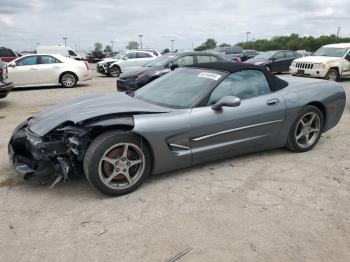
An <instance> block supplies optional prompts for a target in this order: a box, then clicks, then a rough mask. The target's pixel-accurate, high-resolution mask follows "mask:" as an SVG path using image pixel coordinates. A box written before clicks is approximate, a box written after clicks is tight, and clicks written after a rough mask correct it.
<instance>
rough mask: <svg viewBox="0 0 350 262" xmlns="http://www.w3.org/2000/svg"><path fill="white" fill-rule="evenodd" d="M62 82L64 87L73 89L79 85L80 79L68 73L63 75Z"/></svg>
mask: <svg viewBox="0 0 350 262" xmlns="http://www.w3.org/2000/svg"><path fill="white" fill-rule="evenodd" d="M60 82H61V84H62V86H63V87H68V88H71V87H75V86H76V85H77V82H78V79H77V77H76V75H75V74H73V73H71V72H67V73H63V74H62V75H61V78H60Z"/></svg>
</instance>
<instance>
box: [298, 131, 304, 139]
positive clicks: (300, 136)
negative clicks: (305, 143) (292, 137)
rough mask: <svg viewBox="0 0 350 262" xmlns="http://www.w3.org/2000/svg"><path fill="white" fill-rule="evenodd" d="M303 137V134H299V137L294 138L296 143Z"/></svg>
mask: <svg viewBox="0 0 350 262" xmlns="http://www.w3.org/2000/svg"><path fill="white" fill-rule="evenodd" d="M303 136H304V134H303V132H300V134H299V135H297V136H296V140H297V141H298V140H299V139H300V138H302V137H303Z"/></svg>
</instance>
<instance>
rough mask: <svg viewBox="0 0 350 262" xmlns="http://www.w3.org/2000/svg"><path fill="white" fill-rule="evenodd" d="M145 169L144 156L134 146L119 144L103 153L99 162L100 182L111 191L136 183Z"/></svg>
mask: <svg viewBox="0 0 350 262" xmlns="http://www.w3.org/2000/svg"><path fill="white" fill-rule="evenodd" d="M144 168H145V155H144V154H143V152H142V150H141V149H140V148H139V147H138V146H137V145H135V144H131V143H120V144H116V145H113V146H112V147H110V148H109V149H107V150H106V151H105V153H104V154H103V156H102V158H101V160H100V162H99V169H98V170H99V176H100V178H101V181H102V182H103V183H104V184H105V185H106V186H108V187H110V188H112V189H126V188H129V187H131V186H132V185H134V184H135V183H137V181H138V180H139V179H140V177H141V175H142V173H143V171H144Z"/></svg>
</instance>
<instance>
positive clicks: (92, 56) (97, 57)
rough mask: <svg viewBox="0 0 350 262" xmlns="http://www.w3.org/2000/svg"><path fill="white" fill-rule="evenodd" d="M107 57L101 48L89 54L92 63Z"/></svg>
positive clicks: (88, 57)
mask: <svg viewBox="0 0 350 262" xmlns="http://www.w3.org/2000/svg"><path fill="white" fill-rule="evenodd" d="M105 57H106V55H105V54H104V53H103V52H102V51H99V50H95V51H92V52H91V53H89V54H88V55H87V59H88V61H89V62H90V63H96V62H99V61H102V60H103V59H104V58H105Z"/></svg>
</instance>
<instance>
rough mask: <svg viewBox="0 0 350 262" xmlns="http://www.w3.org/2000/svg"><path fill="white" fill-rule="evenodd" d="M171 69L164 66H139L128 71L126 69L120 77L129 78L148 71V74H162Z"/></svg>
mask: <svg viewBox="0 0 350 262" xmlns="http://www.w3.org/2000/svg"><path fill="white" fill-rule="evenodd" d="M170 71H171V70H170V69H169V68H164V67H146V66H143V67H138V68H134V69H131V70H128V71H125V72H124V73H123V74H121V75H120V78H128V77H132V76H136V75H138V74H141V73H146V74H147V75H148V76H161V75H164V74H166V73H169V72H170Z"/></svg>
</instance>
